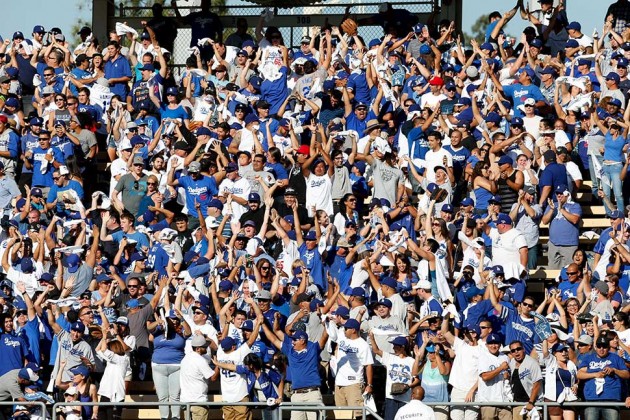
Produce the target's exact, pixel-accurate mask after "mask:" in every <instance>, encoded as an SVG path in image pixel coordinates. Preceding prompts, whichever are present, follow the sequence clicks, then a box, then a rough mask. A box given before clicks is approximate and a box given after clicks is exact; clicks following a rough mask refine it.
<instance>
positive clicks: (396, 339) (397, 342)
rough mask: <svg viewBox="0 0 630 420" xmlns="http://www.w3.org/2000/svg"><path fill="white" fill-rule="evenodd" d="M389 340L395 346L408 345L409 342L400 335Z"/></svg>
mask: <svg viewBox="0 0 630 420" xmlns="http://www.w3.org/2000/svg"><path fill="white" fill-rule="evenodd" d="M389 342H390V343H391V344H393V345H394V346H406V345H407V344H408V342H407V339H406V338H405V337H403V336H400V335H399V336H398V337H394V338H392V339H391V340H389Z"/></svg>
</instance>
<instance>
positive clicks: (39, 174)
mask: <svg viewBox="0 0 630 420" xmlns="http://www.w3.org/2000/svg"><path fill="white" fill-rule="evenodd" d="M47 154H52V156H53V159H54V161H55V162H59V163H64V162H65V161H66V160H65V159H64V157H63V153H61V150H59V149H56V148H53V147H49V148H48V149H42V148H41V147H36V148H35V149H33V156H32V157H31V158H30V159H29V161H30V162H31V164H32V165H33V181H32V186H33V187H52V186H54V185H55V183H54V182H53V172H54V170H55V167H54V166H53V164H52V162H47V163H46V169H45V170H43V171H42V164H43V162H44V161H45V157H46V155H47ZM48 197H50V194H49V195H48Z"/></svg>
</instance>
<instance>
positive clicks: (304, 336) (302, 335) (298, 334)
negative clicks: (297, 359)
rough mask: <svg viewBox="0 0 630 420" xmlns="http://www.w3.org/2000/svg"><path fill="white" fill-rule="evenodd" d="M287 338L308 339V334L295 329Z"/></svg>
mask: <svg viewBox="0 0 630 420" xmlns="http://www.w3.org/2000/svg"><path fill="white" fill-rule="evenodd" d="M289 338H290V339H291V340H301V339H304V340H308V334H307V333H306V331H302V330H297V331H296V332H295V334H293V335H290V336H289Z"/></svg>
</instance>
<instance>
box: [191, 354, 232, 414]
mask: <svg viewBox="0 0 630 420" xmlns="http://www.w3.org/2000/svg"><path fill="white" fill-rule="evenodd" d="M237 351H238V350H237ZM219 352H222V350H219ZM235 353H236V352H235ZM225 372H227V373H228V374H232V375H236V376H240V375H238V374H237V373H236V372H231V371H228V370H226V371H225ZM212 375H214V370H212V368H211V367H210V365H209V364H208V359H206V358H205V357H203V356H202V355H200V354H199V353H196V352H192V351H191V352H190V353H187V354H186V356H184V358H183V359H182V363H181V368H180V369H179V386H180V388H181V393H180V394H179V400H180V401H181V402H202V401H208V379H210V378H211V377H212ZM224 375H225V373H224V372H223V371H222V372H221V385H222V386H223V378H224ZM221 389H223V390H227V389H229V388H223V387H222V388H221ZM224 394H225V393H224ZM224 398H225V397H224ZM241 399H242V398H241ZM239 401H240V400H239Z"/></svg>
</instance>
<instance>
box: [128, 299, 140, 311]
mask: <svg viewBox="0 0 630 420" xmlns="http://www.w3.org/2000/svg"><path fill="white" fill-rule="evenodd" d="M125 306H127V309H135V308H138V307H139V306H140V302H139V301H138V299H129V300H128V301H127V304H126V305H125Z"/></svg>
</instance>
